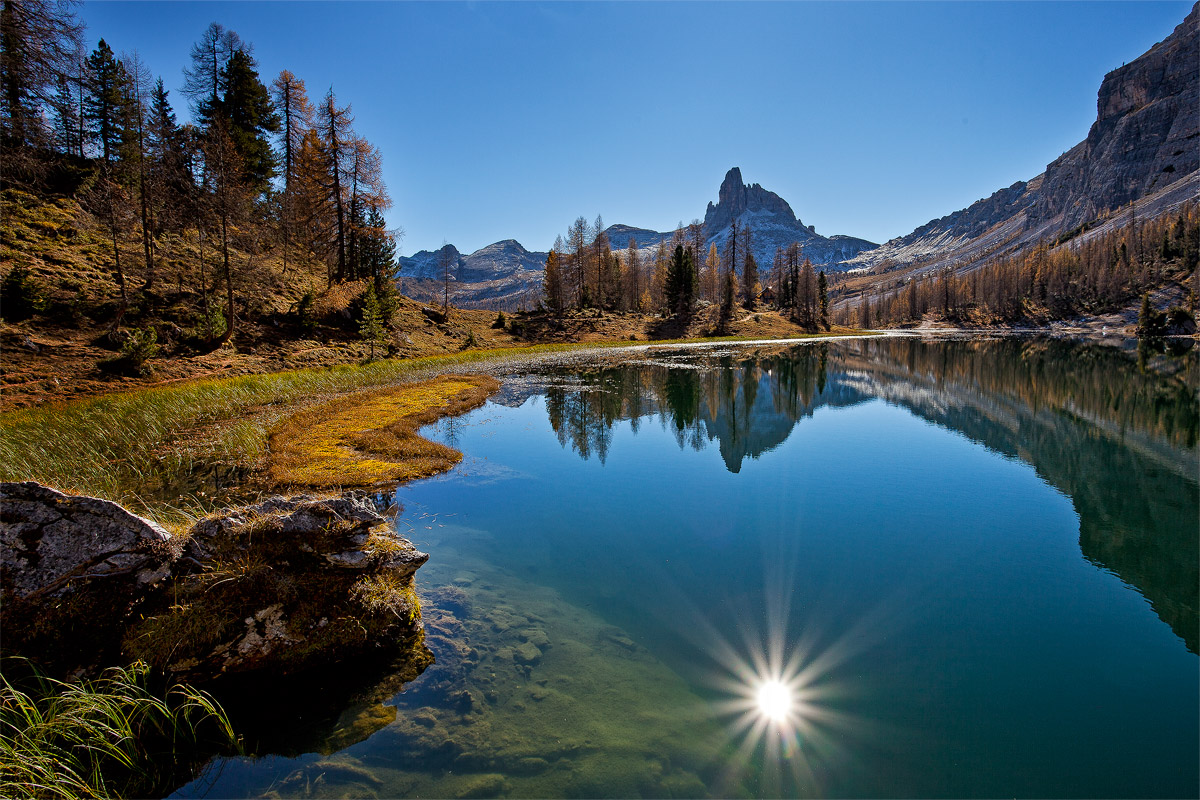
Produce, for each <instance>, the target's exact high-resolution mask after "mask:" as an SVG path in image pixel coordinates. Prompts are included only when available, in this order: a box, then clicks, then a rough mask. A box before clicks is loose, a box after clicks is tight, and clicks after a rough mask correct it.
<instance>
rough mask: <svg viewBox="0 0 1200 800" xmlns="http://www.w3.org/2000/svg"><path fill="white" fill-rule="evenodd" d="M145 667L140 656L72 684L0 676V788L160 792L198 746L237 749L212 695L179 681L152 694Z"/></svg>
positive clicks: (23, 666)
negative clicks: (161, 691)
mask: <svg viewBox="0 0 1200 800" xmlns="http://www.w3.org/2000/svg"><path fill="white" fill-rule="evenodd" d="M13 663H14V662H13V660H12V659H10V660H9V666H13ZM16 666H17V668H18V671H21V672H29V670H28V664H27V663H24V662H21V663H18V664H16ZM149 675H150V673H149V668H148V667H147V666H146V665H145V664H144V663H141V662H139V663H136V664H134V665H132V666H129V667H123V668H112V669H109V670H108V671H106V672H105V673H104V675H103V676H102V677H100V678H98V679H96V680H94V681H86V682H82V683H70V682H65V681H59V680H55V679H52V678H46V677H42V676H40V675H37V674H36V673H31V674H30V676H29V677H28V678H27V679H26V680H25V681H21V682H20V684H21V686H20V687H19V686H18V685H17V682H11V681H10V680H9V678H8V677H7V676H3V675H0V796H3V797H11V798H26V797H29V798H33V797H37V798H93V797H96V798H98V797H144V796H148V795H150V794H161V793H163V792H167V791H170V790H171V789H173V788H174V783H175V782H176V781H177V780H178V779H179V778H180V777H181V775H182V776H183V777H184V779H186V777H187V775H188V774H190V769H191V767H193V766H198V764H197V763H196V762H197V761H201V760H203V756H202V755H200V753H201V751H206V752H211V751H212V749H217V748H222V749H236V748H237V738H236V736H235V735H234V733H233V729H232V728H231V727H230V724H229V718H228V717H227V716H226V715H225V712H224V710H223V709H222V708H221V707H220V705H219V704H218V703H217V701H216V700H214V699H213V698H212V697H211V696H209V695H208V694H206V693H204V692H200V691H197V690H195V689H192V688H191V687H189V686H185V685H181V684H176V685H174V686H171V687H170V688H168V689H167V690H166V691H165V692H163V693H162V694H158V693H155V692H154V691H153V690H152V689H151V686H150V684H151V681H150V679H149Z"/></svg>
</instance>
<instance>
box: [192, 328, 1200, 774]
mask: <svg viewBox="0 0 1200 800" xmlns="http://www.w3.org/2000/svg"><path fill="white" fill-rule="evenodd" d="M622 361H624V362H625V363H622ZM1167 366H1168V367H1170V368H1172V369H1175V370H1176V371H1177V372H1176V374H1174V375H1162V374H1155V373H1146V372H1142V371H1139V370H1138V367H1137V365H1136V363H1135V362H1134V361H1133V360H1132V359H1129V358H1126V357H1124V356H1122V355H1120V354H1119V353H1116V352H1113V351H1108V350H1104V349H1102V348H1092V347H1086V346H1080V345H1074V344H1069V343H1063V342H1021V341H998V342H991V343H979V342H964V341H949V342H922V341H920V340H915V339H914V340H903V341H895V340H890V341H865V342H863V341H859V342H845V343H830V344H823V345H803V346H800V347H793V348H790V349H788V348H779V347H775V348H766V349H758V350H753V349H734V350H704V351H695V350H687V351H685V350H679V351H675V352H670V351H667V352H663V351H657V352H652V353H649V354H642V355H638V356H623V357H621V359H620V360H618V359H615V358H610V359H607V360H605V361H603V362H597V363H585V364H567V365H561V366H546V367H542V368H540V369H539V370H537V374H534V375H526V376H517V377H514V378H511V379H510V380H509V381H508V382H507V384H506V388H505V390H504V391H503V393H502V394H501V395H500V396H499V397H497V398H495V402H492V403H489V404H488V405H487V406H485V407H483V408H481V409H479V410H477V411H475V412H473V413H471V414H468V415H466V416H464V417H460V418H458V419H456V420H452V421H443V422H442V423H440V424H439V425H437V426H434V428H433V429H432V430H431V435H432V436H434V437H435V438H438V439H439V440H441V441H446V442H449V443H452V444H453V445H454V446H455V447H457V448H459V449H460V450H462V451H463V452H464V454H465V458H464V461H463V463H462V464H461V465H460V466H459V467H458V468H457V469H455V470H454V471H453V472H451V473H449V474H447V475H444V476H441V477H439V478H435V479H432V480H428V481H423V482H419V483H416V484H413V485H410V486H407V487H403V488H401V489H400V490H399V491H398V492H397V499H398V500H399V501H400V502H401V503H402V505H403V506H404V512H403V513H402V515H401V516H400V518H399V519H398V523H397V524H398V526H399V529H400V530H401V532H402V533H404V534H405V535H407V536H409V537H410V538H412V539H413V541H414V542H415V543H416V544H417V545H418V546H420V547H421V548H422V549H426V550H427V551H428V552H430V553H431V558H430V561H429V563H428V564H427V565H426V567H424V568H423V569H422V570H421V572H420V574H419V575H418V582H419V583H420V585H421V587H422V591H423V593H424V596H425V616H426V622H427V631H428V633H429V639H428V641H429V644H430V647H431V649H432V650H433V652H434V654H435V656H436V657H437V659H438V662H437V664H436V665H435V666H434V667H432V668H431V669H430V670H429V671H428V672H427V673H426V674H425V675H423V676H422V677H421V678H420V679H418V680H417V681H415V682H414V683H413V684H411V685H410V686H409V687H408V688H407V689H406V691H405V692H403V693H401V694H400V695H397V696H396V697H394V698H392V699H391V700H389V701H388V702H387V703H386V706H387V708H386V713H384V714H382V715H380V714H378V713H376V718H378V719H377V721H376V722H374V723H371V724H367V725H365V730H366V731H367V732H370V731H371V730H375V731H376V732H375V733H373V735H370V736H369V737H367V738H366V739H365V740H364V741H361V742H359V743H357V744H353V745H351V746H349V747H347V748H345V749H344V750H342V752H340V753H337V754H333V755H325V756H319V755H316V754H313V755H311V756H304V757H301V758H298V759H266V760H262V761H258V762H241V761H231V762H227V763H225V764H224V765H223V768H222V771H221V774H220V776H219V777H218V778H216V779H215V784H214V785H213V786H212V792H213V793H214V794H216V795H223V794H261V793H264V792H268V793H269V792H274V793H277V794H279V795H282V796H301V795H304V796H339V795H342V794H346V793H349V794H351V795H365V794H375V795H379V796H397V795H412V796H418V795H419V796H498V795H507V796H633V795H643V796H696V795H701V794H709V795H718V796H756V795H758V796H763V795H766V796H809V795H821V796H835V797H842V796H870V797H908V796H922V797H935V796H936V797H948V796H956V797H957V796H962V797H967V796H971V797H980V796H985V797H991V796H1018V797H1029V796H1052V797H1135V796H1138V797H1140V796H1158V797H1185V796H1195V795H1196V794H1197V782H1198V770H1200V767H1198V761H1200V759H1198V755H1197V753H1198V751H1200V732H1198V731H1200V723H1198V722H1197V720H1198V718H1200V698H1198V689H1197V687H1198V678H1200V671H1198V659H1197V655H1196V649H1197V636H1198V631H1197V582H1198V581H1200V578H1198V569H1197V561H1198V557H1197V550H1198V546H1197V535H1198V533H1197V525H1198V513H1200V512H1198V507H1200V499H1198V495H1200V489H1198V485H1197V450H1196V428H1197V421H1196V412H1197V405H1196V395H1195V389H1194V385H1192V381H1193V380H1194V370H1195V366H1194V362H1189V361H1187V359H1186V358H1185V359H1184V360H1183V361H1181V362H1178V363H1176V364H1174V365H1171V364H1168V365H1167ZM1180 369H1182V370H1183V371H1182V372H1178V370H1180ZM1188 369H1191V370H1192V372H1191V373H1189V372H1187V370H1188ZM769 681H778V682H780V683H782V684H783V685H784V686H785V687H786V689H785V690H783V694H784V697H785V698H788V699H790V706H789V707H788V708H786V709H784V710H781V711H779V712H778V713H779V714H781V715H782V717H781V718H773V717H771V716H770V714H769V713H768V712H770V709H767V710H766V711H764V710H763V709H760V708H759V707H758V704H757V703H756V693H757V692H758V690H759V687H760V686H761V685H762V684H763V683H764V682H769ZM464 698H465V699H464ZM391 709H395V711H392V710H391ZM377 711H378V709H377ZM393 714H394V719H393V716H392V715H393ZM367 716H370V714H369V713H368V714H367ZM329 749H331V750H332V749H336V748H329ZM209 780H210V781H212V780H213V779H212V778H211V777H210V779H209Z"/></svg>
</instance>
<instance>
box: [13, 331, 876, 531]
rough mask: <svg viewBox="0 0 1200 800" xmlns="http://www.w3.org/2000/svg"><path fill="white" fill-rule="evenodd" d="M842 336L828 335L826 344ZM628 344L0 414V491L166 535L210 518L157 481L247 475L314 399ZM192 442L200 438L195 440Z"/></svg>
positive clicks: (283, 378) (223, 382)
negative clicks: (153, 524) (31, 491)
mask: <svg viewBox="0 0 1200 800" xmlns="http://www.w3.org/2000/svg"><path fill="white" fill-rule="evenodd" d="M850 333H851V331H845V332H842V331H835V332H834V333H833V334H832V335H833V336H837V335H847V334H850ZM854 333H860V332H857V331H855V332H854ZM825 335H829V334H825ZM750 338H751V337H747V336H740V337H721V338H713V339H699V338H697V339H679V340H673V341H657V342H637V344H638V345H645V344H654V345H663V344H667V345H670V344H683V343H690V342H709V343H717V342H722V341H728V342H736V341H740V340H746V339H750ZM631 344H632V343H631V342H628V341H618V342H588V343H562V344H540V345H527V346H519V347H501V348H495V349H490V350H466V351H462V352H459V353H451V354H446V355H438V356H425V357H421V358H409V359H386V360H380V361H373V362H370V363H368V364H363V365H348V364H347V365H340V366H335V367H318V368H309V369H299V370H291V371H286V372H272V373H263V374H256V375H236V376H228V377H220V378H205V379H200V380H190V381H181V382H178V383H171V384H164V385H161V386H153V387H149V388H145V389H135V390H130V391H117V392H111V393H108V394H104V395H100V396H98V397H90V398H86V399H83V400H76V401H70V402H53V403H46V404H44V405H41V406H35V407H31V408H24V409H18V410H15V411H9V412H4V413H0V481H22V480H35V481H38V482H40V483H43V484H46V485H49V486H53V487H55V488H57V489H60V490H61V491H64V492H68V493H72V494H87V495H92V496H95V497H102V498H105V499H107V500H113V501H116V502H119V503H122V504H124V505H126V506H128V507H129V508H131V509H132V510H134V511H136V512H137V513H139V514H145V515H147V516H149V517H151V518H152V519H155V520H156V521H159V522H161V523H163V524H166V525H172V524H174V523H176V522H179V521H180V520H186V519H187V518H188V517H190V516H192V515H194V514H196V513H205V512H208V511H212V510H215V509H214V508H213V507H212V506H211V505H210V503H209V502H208V501H207V500H205V499H201V498H197V497H191V496H189V497H186V498H185V497H180V498H179V499H178V500H175V501H173V504H172V505H167V504H166V503H165V502H164V501H163V500H162V499H156V498H157V497H158V495H157V494H156V489H155V486H156V484H158V483H159V482H160V479H161V477H162V476H164V475H170V474H175V473H178V472H180V471H181V470H184V471H186V470H187V469H189V468H190V467H191V466H192V465H195V464H203V463H212V462H219V463H222V464H227V465H235V464H236V465H244V466H253V465H255V464H256V462H257V461H258V459H259V458H260V457H261V456H262V455H263V453H264V452H265V451H266V441H267V435H268V432H269V431H270V430H271V429H272V428H273V427H274V426H275V425H277V424H278V423H279V421H280V420H281V419H282V417H283V415H284V414H287V413H289V412H290V411H291V410H292V409H293V408H295V407H296V406H297V405H299V404H303V403H306V402H310V401H312V400H313V399H314V398H328V399H329V400H331V401H333V400H336V398H337V397H340V396H342V395H344V394H346V393H348V392H353V391H360V390H364V389H371V388H379V387H386V386H396V385H404V384H408V383H411V382H413V381H415V380H421V379H427V378H430V377H432V376H435V375H437V374H439V373H441V372H443V371H446V370H451V369H454V368H455V367H456V366H466V365H474V364H480V363H481V362H483V363H488V364H497V365H500V364H503V363H505V362H506V361H512V360H516V361H523V360H525V359H527V358H531V357H535V356H539V355H549V354H554V353H569V352H571V351H574V350H589V349H596V348H622V347H629V346H630V345H631ZM202 432H208V435H203V433H202ZM197 433H201V434H202V435H201V436H200V437H199V440H197V438H196V434H197Z"/></svg>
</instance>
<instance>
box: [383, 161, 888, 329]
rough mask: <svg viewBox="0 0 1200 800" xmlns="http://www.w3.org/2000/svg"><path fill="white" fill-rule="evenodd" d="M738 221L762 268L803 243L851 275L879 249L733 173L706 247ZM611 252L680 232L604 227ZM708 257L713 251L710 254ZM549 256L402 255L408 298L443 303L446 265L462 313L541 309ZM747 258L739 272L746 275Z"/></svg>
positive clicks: (516, 248) (497, 251)
mask: <svg viewBox="0 0 1200 800" xmlns="http://www.w3.org/2000/svg"><path fill="white" fill-rule="evenodd" d="M734 219H737V221H738V225H739V226H741V227H744V226H749V227H750V228H751V230H752V246H753V250H754V255H755V259H756V260H757V261H758V264H759V269H760V270H766V269H768V268H769V267H770V265H771V263H772V260H773V258H774V255H775V249H776V248H777V247H784V248H786V247H787V246H788V245H790V244H791V243H792V242H799V243H800V245H801V246H802V247H803V248H804V255H805V257H807V258H809V259H811V260H812V262H813V264H814V265H816V266H817V267H818V268H821V269H828V270H837V269H843V268H844V267H842V264H843V262H845V261H846V260H847V259H850V258H853V257H854V256H856V255H858V254H859V253H862V252H864V251H866V250H869V249H871V248H874V247H877V246H878V245H876V244H875V243H873V242H868V241H867V240H865V239H859V238H856V237H853V236H829V237H826V236H821V235H820V234H818V233H817V232H816V229H815V228H814V227H813V226H811V225H805V224H804V223H803V222H801V221H800V219H799V218H798V217H797V216H796V215H795V213H794V212H793V211H792V208H791V206H790V205H788V203H787V201H786V200H784V199H783V198H782V197H780V196H779V195H777V194H775V193H774V192H771V191H768V190H767V189H764V188H763V187H762V186H761V185H759V184H757V183H754V184H750V185H749V186H747V185H746V184H745V183H744V182H743V181H742V171H741V169H739V168H738V167H733V168H732V169H730V170H729V172H727V173H726V174H725V179H724V180H723V181H722V182H721V187H720V189H719V191H718V194H717V202H716V203H715V204H714V203H712V202H710V203H709V204H708V207H707V209H706V210H705V215H704V232H705V249H706V250H707V249H708V247H709V246H710V245H713V244H715V245H716V246H717V250H718V251H719V252H723V251H724V247H725V244H726V242H727V240H728V238H729V231H730V223H731V222H732V221H733V220H734ZM604 233H605V235H606V236H607V237H608V241H609V246H610V247H611V248H612V249H613V250H614V251H618V252H620V251H626V250H628V248H629V245H630V242H631V241H635V242H636V243H637V247H638V250H639V252H642V253H643V255H644V256H647V257H649V256H650V253H649V251H651V250H653V249H654V248H656V247H657V246H658V244H659V242H662V241H667V242H669V241H670V240H671V238H672V236H673V235H674V233H673V231H655V230H651V229H650V228H639V227H635V226H632V225H624V224H617V225H610V226H608V227H607V228H605V229H604ZM705 255H707V253H705ZM546 256H547V253H543V252H538V251H530V250H526V249H525V247H524V246H523V245H522V244H521V243H520V242H518V241H516V240H515V239H504V240H502V241H499V242H496V243H494V244H490V245H488V246H486V247H482V248H480V249H478V250H476V251H475V252H473V253H471V254H469V255H463V254H462V253H461V252H459V250H458V248H456V247H455V246H454V245H452V244H447V245H443V246H442V247H440V248H438V249H437V250H421V251H419V252H417V253H414V254H413V255H411V256H401V257H400V259H399V261H400V279H401V282H402V284H403V287H404V292H405V294H408V295H409V296H411V297H414V298H416V299H423V300H435V299H438V298H440V297H441V295H442V291H443V289H444V285H443V265H446V266H448V267H449V270H450V294H451V301H452V302H453V303H454V304H455V305H457V306H460V307H462V308H493V307H494V308H501V309H515V308H518V307H519V306H521V305H522V304H525V305H530V306H531V305H534V304H536V303H537V301H538V299H539V298H540V292H541V281H542V273H543V272H544V271H545V268H546ZM741 260H742V259H741V257H740V256H739V258H738V261H739V263H738V272H739V273H740V272H741V269H742V264H741V263H740V262H741Z"/></svg>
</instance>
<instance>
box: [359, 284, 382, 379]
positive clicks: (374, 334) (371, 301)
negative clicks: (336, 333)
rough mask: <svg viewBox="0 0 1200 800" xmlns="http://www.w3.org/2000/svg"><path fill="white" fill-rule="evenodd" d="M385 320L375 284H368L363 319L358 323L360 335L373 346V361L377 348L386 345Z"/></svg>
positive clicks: (364, 299)
mask: <svg viewBox="0 0 1200 800" xmlns="http://www.w3.org/2000/svg"><path fill="white" fill-rule="evenodd" d="M384 330H385V329H384V326H383V318H382V316H381V315H380V312H379V298H378V297H377V296H376V294H375V284H373V283H370V284H367V291H366V294H365V295H363V308H362V319H361V320H360V321H359V323H358V333H359V335H360V336H362V338H363V339H365V340H366V341H367V342H368V343H369V344H370V345H371V359H372V360H374V358H375V346H376V345H383V344H385V343H386V342H385V340H384V336H383V334H384Z"/></svg>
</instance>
